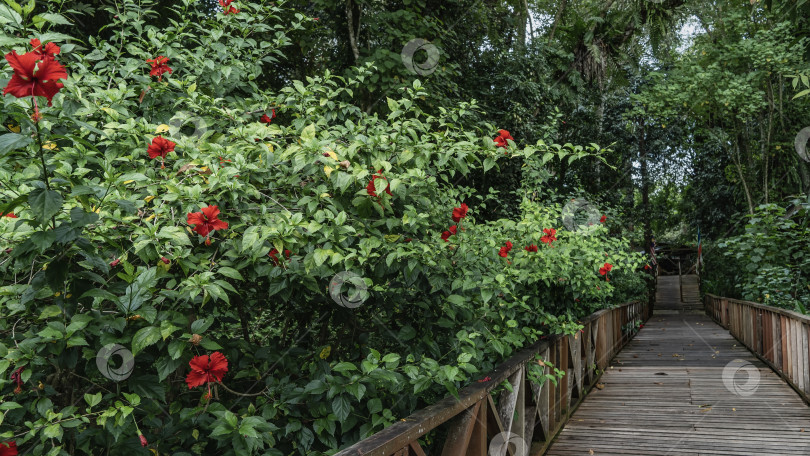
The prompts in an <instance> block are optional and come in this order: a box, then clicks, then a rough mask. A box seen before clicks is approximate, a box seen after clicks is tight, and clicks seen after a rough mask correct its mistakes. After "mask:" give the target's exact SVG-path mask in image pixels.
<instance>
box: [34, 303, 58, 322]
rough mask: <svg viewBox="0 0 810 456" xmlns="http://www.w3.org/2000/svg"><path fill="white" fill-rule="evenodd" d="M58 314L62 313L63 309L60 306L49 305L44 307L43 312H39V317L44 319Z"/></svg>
mask: <svg viewBox="0 0 810 456" xmlns="http://www.w3.org/2000/svg"><path fill="white" fill-rule="evenodd" d="M57 315H62V309H60V308H59V306H48V307H46V308H44V309H42V313H40V314H39V319H40V320H44V319H46V318H50V317H55V316H57Z"/></svg>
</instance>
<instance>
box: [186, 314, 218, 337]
mask: <svg viewBox="0 0 810 456" xmlns="http://www.w3.org/2000/svg"><path fill="white" fill-rule="evenodd" d="M212 323H214V319H213V318H211V317H208V318H200V319H198V320H194V322H193V323H192V324H191V333H192V334H202V333H204V332H205V330H206V329H208V328H209V327H211V324H212Z"/></svg>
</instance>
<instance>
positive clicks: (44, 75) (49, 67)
mask: <svg viewBox="0 0 810 456" xmlns="http://www.w3.org/2000/svg"><path fill="white" fill-rule="evenodd" d="M26 55H27V54H26ZM34 56H35V57H36V54H34ZM34 75H35V76H36V78H37V79H38V80H40V81H48V82H56V80H58V79H67V77H68V75H67V71H66V70H65V67H63V66H62V64H61V63H59V62H57V61H56V60H53V59H45V60H40V61H39V63H38V64H37V71H36V73H34Z"/></svg>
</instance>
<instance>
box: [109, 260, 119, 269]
mask: <svg viewBox="0 0 810 456" xmlns="http://www.w3.org/2000/svg"><path fill="white" fill-rule="evenodd" d="M120 262H121V259H120V258H116V259H115V260H113V261H111V262H110V267H111V268H114V267H116V266H118V263H120Z"/></svg>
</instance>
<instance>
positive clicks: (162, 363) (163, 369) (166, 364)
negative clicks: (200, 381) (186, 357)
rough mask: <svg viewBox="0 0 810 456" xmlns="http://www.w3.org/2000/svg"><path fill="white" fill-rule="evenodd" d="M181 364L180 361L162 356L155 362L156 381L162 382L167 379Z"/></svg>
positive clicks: (181, 361)
mask: <svg viewBox="0 0 810 456" xmlns="http://www.w3.org/2000/svg"><path fill="white" fill-rule="evenodd" d="M182 364H183V360H182V359H172V358H169V357H167V356H164V357H162V358H160V359H158V360H157V361H156V362H155V367H156V368H157V373H158V381H161V382H162V381H163V380H164V379H166V377H168V376H169V375H170V374H171V373H172V372H174V371H176V370H177V368H178V367H180V366H181V365H182Z"/></svg>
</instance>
